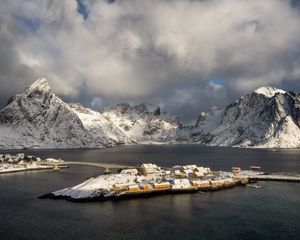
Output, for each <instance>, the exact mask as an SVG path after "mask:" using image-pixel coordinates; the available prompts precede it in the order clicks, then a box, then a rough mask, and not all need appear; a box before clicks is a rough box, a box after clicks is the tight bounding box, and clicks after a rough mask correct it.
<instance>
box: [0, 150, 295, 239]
mask: <svg viewBox="0 0 300 240" xmlns="http://www.w3.org/2000/svg"><path fill="white" fill-rule="evenodd" d="M5 152H8V153H18V152H20V150H19V151H13V150H11V151H5ZM21 152H25V153H27V154H30V155H35V156H39V157H41V158H46V157H53V158H61V159H63V160H68V161H81V162H84V161H86V162H100V163H122V164H128V165H134V166H135V165H138V164H141V163H156V164H158V165H160V166H165V167H171V166H174V165H185V164H197V165H198V166H205V167H210V168H211V169H214V170H230V169H231V167H241V168H243V169H249V167H250V166H253V165H255V166H261V167H262V170H263V171H265V172H269V173H286V172H290V173H300V150H263V149H239V148H222V147H203V146H199V145H171V146H169V145H159V146H157V145H148V146H144V145H136V146H126V147H114V148H106V149H88V150H70V149H68V150H34V151H33V150H32V151H31V150H26V151H21ZM1 153H4V151H1ZM99 174H103V169H102V168H98V167H92V166H84V165H71V166H70V168H67V169H62V170H60V171H52V170H45V171H30V172H20V173H9V174H1V175H0V239H1V240H6V239H13V240H14V239H29V240H33V239H39V240H41V239H56V240H58V239H72V240H76V239H113V240H123V239H124V240H125V239H126V240H127V239H131V240H134V239H137V240H142V239H149V240H150V239H162V240H164V239H172V240H175V239H179V240H185V239H193V240H197V239H207V240H214V239H230V240H231V239H238V240H247V239H249V240H250V239H255V240H258V239H264V240H266V239H289V240H292V239H295V240H296V239H297V240H299V239H300V183H286V182H261V183H260V185H261V186H262V188H260V189H256V188H250V187H242V186H240V187H235V188H232V189H227V190H221V191H216V192H209V193H206V194H200V193H188V194H178V195H161V196H154V197H150V198H137V199H126V200H121V201H106V202H88V203H74V202H69V201H66V200H51V199H38V197H39V196H40V195H43V194H45V193H49V192H52V191H55V190H58V189H62V188H66V187H70V186H74V185H76V184H79V183H81V182H83V181H84V180H85V179H86V178H89V177H91V176H97V175H99Z"/></svg>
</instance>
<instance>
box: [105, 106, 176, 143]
mask: <svg viewBox="0 0 300 240" xmlns="http://www.w3.org/2000/svg"><path fill="white" fill-rule="evenodd" d="M102 114H103V115H104V116H105V117H106V118H107V119H108V120H109V121H111V122H113V123H114V124H115V125H116V126H118V127H119V129H120V130H121V131H123V132H124V134H126V136H128V137H129V138H130V139H132V140H133V141H135V142H137V143H166V142H168V143H173V142H176V137H177V131H178V129H180V128H181V123H180V121H179V119H178V118H176V117H174V116H172V115H170V114H167V113H165V112H161V110H160V108H159V107H157V106H154V105H152V104H145V103H143V104H140V105H137V106H131V105H129V104H126V103H125V104H118V105H116V106H112V107H109V108H106V109H105V110H104V111H103V112H102Z"/></svg>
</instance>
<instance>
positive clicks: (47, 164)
mask: <svg viewBox="0 0 300 240" xmlns="http://www.w3.org/2000/svg"><path fill="white" fill-rule="evenodd" d="M56 161H62V160H56V159H53V158H47V159H41V158H39V157H36V156H32V155H26V154H24V153H17V154H15V155H12V154H0V174H1V173H12V172H22V171H30V170H47V169H53V165H51V163H53V162H56Z"/></svg>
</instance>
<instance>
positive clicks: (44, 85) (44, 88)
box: [25, 78, 51, 93]
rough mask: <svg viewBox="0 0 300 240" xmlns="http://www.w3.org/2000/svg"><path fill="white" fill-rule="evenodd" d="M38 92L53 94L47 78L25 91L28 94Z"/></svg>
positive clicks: (40, 79) (36, 82) (37, 81)
mask: <svg viewBox="0 0 300 240" xmlns="http://www.w3.org/2000/svg"><path fill="white" fill-rule="evenodd" d="M36 91H38V92H42V93H48V92H51V87H50V85H49V83H48V81H47V80H46V79H45V78H39V79H38V80H36V81H35V82H34V83H33V84H31V85H30V86H29V87H27V88H26V89H25V92H26V93H31V92H36Z"/></svg>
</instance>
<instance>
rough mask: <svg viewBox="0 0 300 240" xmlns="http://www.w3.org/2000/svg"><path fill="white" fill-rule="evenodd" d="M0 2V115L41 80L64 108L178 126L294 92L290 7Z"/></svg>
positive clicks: (90, 0)
mask: <svg viewBox="0 0 300 240" xmlns="http://www.w3.org/2000/svg"><path fill="white" fill-rule="evenodd" d="M0 2H1V8H0V56H1V57H0V84H1V85H0V106H1V107H3V106H5V104H6V102H7V100H8V98H9V97H10V96H12V95H15V94H16V93H19V92H21V91H22V90H23V89H24V88H25V87H26V86H27V85H29V84H31V83H32V82H34V81H35V80H36V79H38V78H40V77H45V78H46V79H47V80H48V81H49V83H50V85H51V87H52V88H53V91H54V92H55V93H56V94H57V95H58V96H60V97H61V98H62V99H63V100H65V101H68V102H76V103H81V104H82V105H83V106H86V107H90V108H93V109H96V110H99V109H102V108H103V107H105V106H108V105H112V104H116V103H120V102H129V103H132V104H138V103H142V102H149V103H153V104H156V105H159V106H160V107H161V108H162V109H163V110H165V111H167V112H170V113H172V114H174V115H177V116H179V117H180V118H181V119H182V121H183V122H193V121H195V120H196V118H197V117H198V116H199V114H200V113H201V112H202V111H207V110H208V109H210V108H211V107H213V106H219V107H224V106H226V105H228V104H229V103H230V102H231V101H234V100H235V99H237V98H238V97H239V96H241V95H244V94H247V93H249V92H251V91H253V90H254V89H256V88H258V87H260V86H264V85H268V86H274V87H278V88H282V89H286V90H293V91H295V92H300V4H299V1H296V0H251V1H249V0H222V1H220V0H115V1H113V0H26V1H23V0H0Z"/></svg>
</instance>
